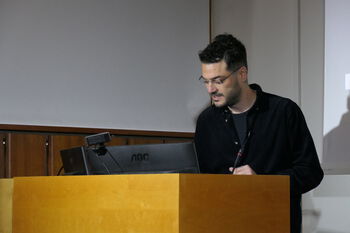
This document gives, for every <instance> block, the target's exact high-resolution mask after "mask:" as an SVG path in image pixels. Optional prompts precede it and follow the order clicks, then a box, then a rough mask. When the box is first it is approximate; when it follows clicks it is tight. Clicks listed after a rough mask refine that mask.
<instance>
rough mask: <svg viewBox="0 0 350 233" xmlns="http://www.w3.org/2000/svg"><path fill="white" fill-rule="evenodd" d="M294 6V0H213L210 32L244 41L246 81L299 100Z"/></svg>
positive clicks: (296, 27) (296, 32) (295, 4)
mask: <svg viewBox="0 0 350 233" xmlns="http://www.w3.org/2000/svg"><path fill="white" fill-rule="evenodd" d="M297 9H298V4H297V1H294V0H284V1H280V0H264V1H261V0H248V1H247V0H235V1H230V0H214V1H213V19H212V23H213V28H212V32H213V35H216V34H219V33H224V32H227V33H232V34H233V35H235V36H236V37H237V38H238V39H240V40H241V41H242V42H243V43H244V44H245V45H246V48H247V53H248V67H249V73H248V74H249V78H248V80H249V82H250V83H254V82H256V83H258V84H260V85H261V86H262V88H263V90H265V91H267V92H272V93H275V94H279V95H282V96H285V97H289V98H291V99H292V100H294V101H295V102H297V103H299V101H300V100H299V88H298V86H299V73H298V72H299V69H298V66H299V60H298V12H297Z"/></svg>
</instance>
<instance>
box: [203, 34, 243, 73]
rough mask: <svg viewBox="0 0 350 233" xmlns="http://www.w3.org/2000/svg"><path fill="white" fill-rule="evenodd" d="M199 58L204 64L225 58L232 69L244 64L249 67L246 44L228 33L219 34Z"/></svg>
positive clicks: (229, 68)
mask: <svg viewBox="0 0 350 233" xmlns="http://www.w3.org/2000/svg"><path fill="white" fill-rule="evenodd" d="M199 59H200V61H201V62H202V63H204V64H210V63H216V62H220V61H221V60H223V59H224V61H225V62H226V64H227V69H228V70H230V71H234V70H236V69H238V68H240V67H242V66H245V67H246V68H247V69H248V64H247V53H246V49H245V46H244V45H243V43H242V42H241V41H239V40H238V39H237V38H235V37H234V36H232V35H230V34H226V33H225V34H220V35H217V36H216V37H215V38H214V40H213V42H211V43H210V44H209V45H208V46H207V47H206V48H205V49H204V50H202V51H200V52H199Z"/></svg>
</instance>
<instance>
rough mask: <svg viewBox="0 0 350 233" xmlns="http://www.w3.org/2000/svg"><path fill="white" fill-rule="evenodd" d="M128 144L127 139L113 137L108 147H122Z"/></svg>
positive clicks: (107, 144)
mask: <svg viewBox="0 0 350 233" xmlns="http://www.w3.org/2000/svg"><path fill="white" fill-rule="evenodd" d="M127 143H128V140H127V138H125V137H118V136H113V135H112V140H111V141H110V142H108V143H106V146H121V145H126V144H127Z"/></svg>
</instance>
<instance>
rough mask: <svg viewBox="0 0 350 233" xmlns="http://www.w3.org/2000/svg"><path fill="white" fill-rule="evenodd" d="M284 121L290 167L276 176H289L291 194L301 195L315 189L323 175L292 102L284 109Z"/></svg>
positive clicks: (297, 110) (314, 150) (308, 137)
mask: <svg viewBox="0 0 350 233" xmlns="http://www.w3.org/2000/svg"><path fill="white" fill-rule="evenodd" d="M286 120H287V121H286V124H287V129H288V130H289V132H288V133H287V137H288V143H289V145H290V148H291V150H292V154H291V155H292V166H291V167H290V168H288V169H286V170H281V171H279V172H278V174H281V175H289V176H290V182H291V193H292V194H302V193H305V192H308V191H310V190H311V189H313V188H315V187H317V186H318V185H319V184H320V182H321V180H322V178H323V175H324V174H323V171H322V168H321V165H320V162H319V159H318V156H317V152H316V148H315V145H314V142H313V139H312V137H311V134H310V131H309V129H308V127H307V124H306V121H305V118H304V116H303V113H302V111H301V110H300V108H299V106H298V105H297V104H295V103H294V102H292V101H290V102H289V103H288V104H287V107H286Z"/></svg>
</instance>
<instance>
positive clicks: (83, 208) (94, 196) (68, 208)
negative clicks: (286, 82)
mask: <svg viewBox="0 0 350 233" xmlns="http://www.w3.org/2000/svg"><path fill="white" fill-rule="evenodd" d="M289 229H290V222H289V178H288V177H287V176H261V175H254V176H233V175H206V174H157V175H154V174H152V175H100V176H60V177H27V178H25V177H24V178H14V190H13V233H24V232H25V233H49V232H50V233H56V232H57V233H110V232H111V233H112V232H113V233H115V232H121V233H234V232H237V233H288V232H289Z"/></svg>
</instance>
